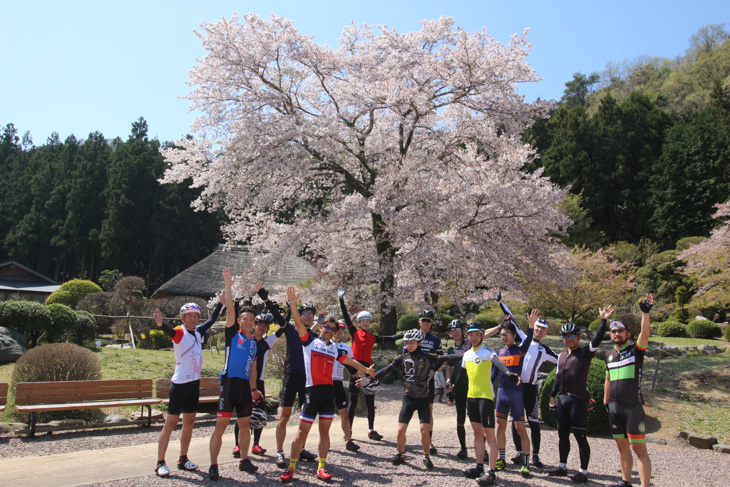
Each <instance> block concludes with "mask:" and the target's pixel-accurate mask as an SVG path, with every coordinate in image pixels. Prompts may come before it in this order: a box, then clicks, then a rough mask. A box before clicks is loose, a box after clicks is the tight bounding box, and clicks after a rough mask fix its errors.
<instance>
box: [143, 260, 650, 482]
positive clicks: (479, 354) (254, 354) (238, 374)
mask: <svg viewBox="0 0 730 487" xmlns="http://www.w3.org/2000/svg"><path fill="white" fill-rule="evenodd" d="M223 281H224V284H225V289H224V290H223V291H221V292H220V293H218V303H217V304H216V306H215V307H214V309H213V310H212V312H211V313H210V317H209V319H208V320H207V321H206V322H205V323H202V324H200V323H199V321H200V307H199V306H198V305H197V304H194V303H187V304H185V305H183V306H182V308H181V309H180V320H181V321H182V325H181V326H178V327H176V328H173V327H172V326H170V325H169V324H165V323H163V319H162V315H161V313H160V312H159V310H157V311H156V312H155V315H154V318H155V321H156V324H157V326H158V327H160V328H161V329H162V330H163V331H164V333H166V334H167V335H168V336H169V337H170V338H171V340H172V342H173V348H174V351H175V359H176V367H175V372H174V375H173V377H172V380H171V382H172V384H171V387H170V404H169V407H168V415H167V419H166V421H165V425H164V427H163V429H162V431H161V433H160V438H159V446H158V462H157V467H156V468H155V471H156V473H157V475H158V476H161V477H167V476H169V475H170V470H169V468H168V467H167V464H166V462H165V453H166V450H167V446H168V443H169V439H170V434H171V432H172V431H173V429H174V428H175V426H176V425H177V424H178V422H179V419H180V415H182V420H183V425H182V432H181V436H180V457H179V459H178V462H177V468H178V469H181V470H196V469H198V465H196V464H194V463H193V462H191V461H190V460H189V459H188V458H187V452H188V448H189V445H190V439H191V436H192V429H193V423H194V420H195V413H196V412H197V407H198V399H199V392H198V389H199V383H200V372H201V368H202V359H203V355H202V341H203V336H204V335H205V333H206V332H207V331H208V329H209V328H210V326H211V325H212V324H213V323H214V322H215V321H216V320H217V318H218V316H219V315H220V313H221V311H222V308H223V307H224V306H225V308H226V324H225V326H226V328H225V355H224V365H223V370H222V372H221V376H220V380H221V387H220V397H219V400H218V408H217V418H216V425H215V430H214V432H213V434H212V436H211V439H210V459H211V465H210V469H209V471H208V476H209V478H210V479H211V480H217V479H218V478H219V470H218V455H219V452H220V449H221V447H222V437H223V433H224V431H225V429H226V427H227V426H228V424H229V421H230V418H231V416H232V413H233V411H234V410H235V411H236V433H235V437H236V444H235V447H234V449H233V455H234V457H237V458H240V461H239V469H240V470H241V471H244V472H248V473H256V471H257V470H258V467H256V466H255V465H254V464H253V463H252V462H251V460H250V459H249V458H248V452H249V446H250V444H251V436H252V432H253V447H252V448H251V450H250V451H251V453H252V454H255V455H263V454H264V453H265V452H266V450H265V449H264V448H262V447H261V446H260V444H259V441H260V437H261V431H262V429H263V427H264V426H265V425H266V417H267V416H266V411H265V399H264V398H265V381H264V377H265V374H264V370H265V367H266V360H267V356H268V353H269V350H270V349H271V347H272V346H273V344H274V342H275V341H276V340H277V339H279V338H280V337H284V339H285V340H286V359H285V374H284V379H283V381H282V387H281V394H280V405H279V418H278V422H277V426H276V457H275V462H276V465H277V466H278V467H279V468H282V469H283V473H282V474H281V475H280V479H281V481H282V482H289V481H291V480H292V479H293V478H294V476H295V473H296V469H297V463H298V461H299V460H304V461H317V462H318V466H317V470H316V474H315V475H316V477H317V478H319V479H321V480H325V481H327V480H331V479H332V474H331V473H330V472H329V471H328V470H327V467H326V461H327V454H328V451H329V448H330V426H331V424H332V419H333V418H334V416H335V414H338V415H339V417H340V420H341V426H342V431H343V433H344V436H345V448H346V449H347V450H348V451H351V452H357V451H358V450H359V449H360V446H359V445H357V444H356V443H355V441H354V440H353V438H352V423H353V421H354V418H355V409H356V406H357V402H358V399H359V395H360V394H364V398H365V405H366V408H367V419H368V438H369V439H371V440H375V441H380V440H382V438H383V436H382V435H380V434H378V433H377V432H376V431H375V429H374V422H375V395H376V393H377V391H378V390H379V388H380V384H379V382H378V379H381V378H383V377H384V376H385V375H387V374H388V373H389V372H391V371H398V372H400V374H401V376H402V379H403V384H404V394H403V399H402V405H401V410H400V414H399V416H398V430H397V438H396V440H397V452H396V453H395V455H394V456H393V458H392V464H393V465H394V466H398V465H401V464H403V463H405V462H406V457H405V447H406V431H407V428H408V424H409V423H410V421H411V419H412V417H413V415H414V414H415V413H418V419H419V423H420V432H421V444H422V448H423V460H422V461H423V465H424V467H425V468H427V469H432V468H434V464H433V461H432V459H431V456H432V455H434V454H436V453H437V450H436V448H435V447H434V446H433V444H432V441H431V438H432V435H433V423H434V416H433V403H434V397H435V387H434V380H433V377H434V374H435V372H436V371H437V370H439V369H441V370H443V371H444V373H445V377H446V390H447V391H448V392H447V398H448V403H449V404H450V405H452V404H453V405H455V406H456V407H455V409H456V436H457V438H458V442H459V450H458V453H457V455H456V456H457V457H458V458H459V459H465V458H467V457H468V449H467V441H466V420H467V418H468V420H469V423H470V424H471V427H472V430H473V437H474V440H473V444H474V455H475V464H474V466H473V467H471V468H468V469H466V470H464V475H465V476H466V477H467V478H470V479H475V480H476V481H477V482H478V484H479V485H492V484H494V483H495V482H496V472H497V471H498V470H504V469H505V468H506V466H507V459H506V448H505V447H506V436H507V430H508V429H511V430H512V435H511V436H512V438H513V442H514V445H515V448H516V450H517V455H516V456H515V457H513V458H512V459H511V461H512V463H514V464H516V465H517V466H518V468H519V472H520V473H521V474H522V476H524V477H529V476H530V475H531V471H530V467H531V466H533V467H536V468H540V469H542V468H544V467H545V466H544V465H543V463H542V462H541V460H540V456H539V450H540V446H541V435H540V425H539V406H538V387H537V380H538V371H539V370H540V368H541V366H542V365H543V364H544V363H545V362H551V363H553V364H556V365H557V375H556V378H555V381H554V384H553V389H552V391H551V394H550V407H551V408H554V410H555V411H556V416H557V422H558V438H559V440H558V451H559V463H558V466H557V467H556V468H554V469H552V470H549V471H548V475H549V476H556V477H563V476H568V470H567V461H568V456H569V453H570V435H571V433H572V434H573V436H574V437H575V439H576V441H577V443H578V449H579V458H580V468H579V470H578V471H577V472H576V473H575V474H574V475H572V476H570V479H571V480H572V481H573V482H576V483H584V482H587V481H588V464H589V461H590V445H589V443H588V439H587V437H586V426H587V415H588V411H589V409H591V408H592V407H593V406H594V405H595V401H593V400H592V399H591V398H590V397H589V393H588V389H587V387H586V384H587V378H588V371H589V368H590V363H591V359H592V358H593V356H594V355H595V353H596V351H597V350H598V347H599V345H600V343H601V341H602V339H603V337H604V334H605V333H606V331H608V332H609V336H610V339H611V341H612V343H613V344H614V347H613V348H612V350H611V351H610V352H609V353H607V354H606V357H605V359H606V364H607V368H606V380H605V392H604V405H605V407H606V408H607V410H608V413H609V422H610V427H611V431H612V434H613V436H614V438H615V440H616V444H617V447H618V450H619V457H620V466H621V474H622V475H621V477H622V478H621V481H620V483H618V484H617V487H625V486H628V485H631V473H632V467H633V456H632V450H633V452H634V453H635V454H636V456H637V459H638V471H639V476H640V480H641V485H642V486H648V485H649V480H650V478H651V461H650V459H649V456H648V453H647V450H646V437H645V423H644V422H645V417H644V411H643V406H642V404H643V398H642V394H641V374H642V364H643V355H644V351H645V350H646V348H647V346H648V339H649V333H650V332H649V327H650V318H649V311H650V310H651V307H652V305H653V296H652V295H651V294H647V296H646V298H645V299H642V300H640V302H639V307H640V309H641V312H642V320H641V332H640V334H639V335H638V338H637V340H636V341H635V342H632V341H630V339H631V338H632V337H631V334H630V333H629V331H628V329H627V328H626V326H625V325H624V324H623V323H622V322H621V321H619V320H612V321H610V322H609V321H608V320H609V319H610V317H611V315H612V314H613V311H614V310H613V307H612V306H607V307H606V308H600V309H599V316H600V319H601V321H600V326H599V328H598V330H597V332H596V334H595V336H594V338H593V339H592V340H591V341H590V342H589V343H588V344H586V345H581V344H580V339H581V332H580V329H579V327H578V326H576V325H575V324H573V323H565V324H564V325H563V326H562V327H561V329H560V333H561V335H562V338H563V341H564V343H565V345H566V350H565V351H563V352H561V353H559V354H558V353H556V352H554V351H553V350H551V349H550V347H548V346H547V345H544V344H543V343H541V340H542V339H543V338H544V337H545V336H546V334H547V330H548V323H547V322H546V321H545V320H544V319H543V318H542V317H541V316H540V312H539V311H538V310H536V309H533V310H532V312H531V313H529V314H528V315H527V319H528V322H529V327H528V329H527V330H526V332H525V331H523V330H521V329H520V327H519V325H518V323H517V320H516V319H515V316H514V314H513V313H512V312H511V310H510V309H509V307H508V306H507V305H506V304H505V303H503V302H502V301H501V295H500V294H499V293H496V294H495V296H494V297H495V299H496V300H497V301H498V302H499V304H500V306H501V308H502V310H503V311H504V312H505V318H504V320H503V321H502V323H501V324H499V325H498V326H495V327H492V328H488V329H484V328H483V327H482V326H481V325H480V324H479V323H476V322H473V323H468V324H467V323H464V322H462V321H459V320H454V321H452V322H451V323H450V324H449V327H448V328H449V335H450V337H451V338H452V339H453V341H454V345H453V346H451V347H450V348H449V349H448V350H447V353H446V354H444V353H443V349H442V344H441V340H440V339H439V338H438V337H437V336H436V335H434V334H433V333H431V327H432V326H433V322H434V319H435V314H434V313H433V311H431V310H423V311H421V312H420V313H419V319H418V328H416V329H412V330H408V331H406V332H404V333H402V334H398V335H392V336H380V335H376V334H373V333H372V332H370V327H371V324H372V318H373V317H372V315H371V314H370V313H369V312H367V311H361V312H360V313H358V314H357V315H356V316H355V323H353V322H352V319H351V317H350V314H349V313H348V310H347V306H346V304H345V299H344V298H345V294H346V293H345V289H344V288H340V289H339V290H338V299H339V302H340V308H341V312H342V319H338V318H337V317H335V316H320V319H319V320H318V321H317V323H316V325H315V316H316V313H317V310H316V308H315V306H314V305H313V304H312V303H308V302H305V303H302V304H299V298H300V296H299V293H298V292H297V291H296V289H295V288H294V287H288V288H287V299H288V301H289V307H288V311H287V313H286V315H284V314H282V310H281V309H280V308H279V306H278V305H277V304H276V303H275V302H273V301H272V300H270V299H269V294H268V291H267V290H266V289H265V288H264V287H263V286H261V285H258V286H257V288H256V293H257V294H258V296H259V297H260V298H261V300H263V302H264V304H265V311H264V312H263V313H260V314H256V312H255V311H254V309H253V308H252V307H249V306H241V304H240V298H242V297H243V296H242V294H241V293H239V294H238V295H236V296H235V298H234V294H233V291H232V286H233V278H232V276H231V273H230V271H229V270H225V271H223ZM273 322H276V323H277V324H278V325H279V328H278V329H277V331H276V333H273V334H269V333H268V331H269V326H270V325H271V324H272V323H273ZM317 328H318V330H317ZM314 330H317V333H315V331H314ZM345 330H348V331H349V333H350V336H351V344H352V345H351V346H350V345H348V344H346V343H344V342H343V341H342V337H343V334H344V331H345ZM496 334H499V337H500V339H501V341H502V344H503V345H504V346H503V347H502V348H500V349H499V350H497V351H495V350H494V349H492V348H490V347H489V346H487V345H486V344H485V343H484V341H485V339H486V338H487V337H491V336H494V335H496ZM397 340H403V349H402V353H400V354H398V355H397V356H396V357H395V358H394V359H393V361H392V362H391V363H390V364H388V365H387V366H385V367H383V368H381V369H379V370H375V368H374V365H373V363H372V351H373V347H374V345H375V344H383V343H392V342H395V341H397ZM345 368H346V369H348V371H349V372H350V381H349V384H347V387H346V386H345V383H344V369H345ZM497 378H499V381H498V386H496V387H495V385H494V384H496V383H497ZM348 390H349V393H348ZM297 398H298V400H299V405H300V415H299V427H298V429H297V432H296V435H295V437H294V439H293V441H292V442H291V447H290V452H289V460H288V461H287V459H286V453H285V451H284V444H285V441H286V434H287V431H286V426H287V423H288V421H289V419H290V417H291V413H292V408H293V406H294V402H295V400H296V399H297ZM317 417H318V418H319V421H318V428H319V444H318V446H317V455H315V454H313V453H311V452H309V451H307V450H306V449H305V445H306V441H307V437H308V434H309V432H310V430H311V428H312V425H313V423H314V421H315V419H316V418H317ZM510 418H511V419H512V426H511V428H510V427H509V426H508V425H509V419H510ZM526 425H527V426H529V429H530V434H529V435H528V433H527V426H526ZM485 466H486V468H485Z"/></svg>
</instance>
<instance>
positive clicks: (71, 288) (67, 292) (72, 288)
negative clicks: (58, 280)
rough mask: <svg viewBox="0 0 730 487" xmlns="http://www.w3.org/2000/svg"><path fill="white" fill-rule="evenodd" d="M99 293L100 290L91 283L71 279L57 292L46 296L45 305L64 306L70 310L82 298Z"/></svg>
mask: <svg viewBox="0 0 730 487" xmlns="http://www.w3.org/2000/svg"><path fill="white" fill-rule="evenodd" d="M100 292H102V289H101V288H100V287H99V286H98V285H97V284H94V283H93V282H91V281H86V280H83V279H72V280H70V281H68V282H64V283H63V284H61V287H60V288H58V290H56V291H55V292H53V293H52V294H51V295H50V296H48V299H46V305H50V304H65V305H66V306H69V307H71V308H76V305H77V304H78V303H79V301H81V299H82V298H85V297H86V296H88V295H89V294H94V293H100Z"/></svg>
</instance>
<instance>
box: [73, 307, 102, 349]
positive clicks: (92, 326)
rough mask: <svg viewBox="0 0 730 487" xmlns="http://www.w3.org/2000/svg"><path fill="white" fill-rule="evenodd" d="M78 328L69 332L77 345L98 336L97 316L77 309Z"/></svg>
mask: <svg viewBox="0 0 730 487" xmlns="http://www.w3.org/2000/svg"><path fill="white" fill-rule="evenodd" d="M76 320H77V321H76V328H74V329H73V330H72V331H71V332H69V333H68V334H67V336H68V337H69V338H70V340H71V341H73V342H74V343H75V344H77V345H83V344H84V342H87V341H91V340H93V339H94V338H96V318H94V317H93V316H92V315H91V313H89V312H88V311H81V310H80V311H76Z"/></svg>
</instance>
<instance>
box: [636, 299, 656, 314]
mask: <svg viewBox="0 0 730 487" xmlns="http://www.w3.org/2000/svg"><path fill="white" fill-rule="evenodd" d="M652 306H654V295H653V294H647V295H646V299H643V300H642V299H639V309H640V310H641V312H642V313H648V312H649V311H651V308H652Z"/></svg>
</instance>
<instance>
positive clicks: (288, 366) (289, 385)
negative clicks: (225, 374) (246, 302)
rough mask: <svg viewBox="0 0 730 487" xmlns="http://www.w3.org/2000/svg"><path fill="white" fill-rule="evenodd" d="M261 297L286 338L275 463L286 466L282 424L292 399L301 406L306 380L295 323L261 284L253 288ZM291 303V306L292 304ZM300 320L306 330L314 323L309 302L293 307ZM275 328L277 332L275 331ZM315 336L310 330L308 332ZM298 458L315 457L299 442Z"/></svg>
mask: <svg viewBox="0 0 730 487" xmlns="http://www.w3.org/2000/svg"><path fill="white" fill-rule="evenodd" d="M256 292H257V293H258V295H259V297H260V298H261V300H262V301H263V302H264V303H265V304H266V308H267V309H268V310H269V312H270V313H271V314H272V315H273V316H274V320H275V321H276V323H277V324H278V325H279V330H280V331H281V333H282V334H283V335H284V337H285V338H286V357H285V359H284V368H285V370H286V372H285V373H284V380H283V381H281V405H280V408H279V419H278V421H277V423H276V460H275V462H276V466H277V467H279V468H286V466H287V465H288V463H287V461H286V457H285V456H284V440H286V425H287V423H288V422H289V418H290V417H291V411H292V407H293V406H294V400H295V399H296V398H297V396H298V397H299V406H300V407H302V406H303V405H304V391H305V387H306V383H307V378H306V373H305V365H304V352H303V351H302V345H301V340H300V339H299V332H298V330H297V328H296V326H294V325H292V324H291V322H290V321H289V320H287V319H285V318H284V317H283V316H281V311H280V310H279V306H277V304H276V303H274V302H273V301H271V300H270V299H269V292H268V291H267V290H266V289H265V288H264V287H263V286H261V285H258V286H257V288H256ZM291 306H294V304H292V305H291ZM297 311H298V313H299V316H300V319H301V320H302V323H303V324H304V327H305V328H306V329H307V330H309V328H311V326H312V324H313V323H314V315H315V314H316V313H317V309H316V307H315V306H314V305H313V304H312V303H304V304H302V305H301V306H299V308H298V309H297ZM279 330H277V333H279ZM309 333H310V334H311V335H312V336H314V337H316V336H317V335H315V334H314V333H313V332H311V331H310V332H309ZM299 458H300V459H302V460H305V461H307V462H313V461H315V460H316V459H317V456H316V455H314V454H313V453H310V452H308V451H307V450H305V449H304V445H302V451H301V453H300V454H299Z"/></svg>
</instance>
